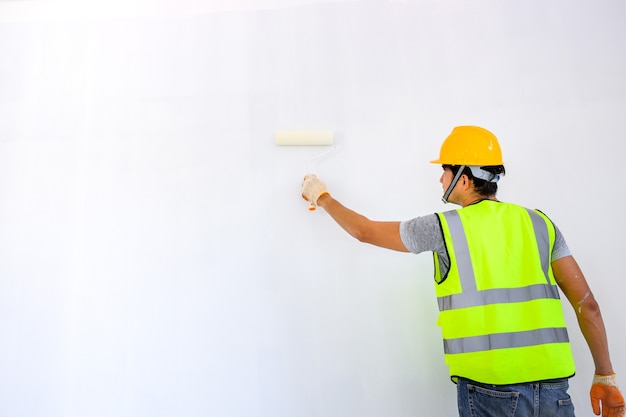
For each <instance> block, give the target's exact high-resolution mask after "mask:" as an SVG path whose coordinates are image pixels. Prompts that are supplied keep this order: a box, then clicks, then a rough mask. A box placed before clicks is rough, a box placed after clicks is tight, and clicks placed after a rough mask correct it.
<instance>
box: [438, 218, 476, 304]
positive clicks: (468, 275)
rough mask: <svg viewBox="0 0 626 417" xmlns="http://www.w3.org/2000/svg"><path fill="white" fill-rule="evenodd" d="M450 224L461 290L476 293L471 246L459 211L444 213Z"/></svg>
mask: <svg viewBox="0 0 626 417" xmlns="http://www.w3.org/2000/svg"><path fill="white" fill-rule="evenodd" d="M443 215H444V216H445V217H446V221H447V222H448V228H449V229H450V236H452V247H453V248H454V253H455V254H456V263H457V269H458V270H459V277H460V278H461V288H463V292H465V291H469V292H476V291H477V290H476V279H474V268H473V267H472V259H471V258H470V253H469V245H468V244H467V237H466V236H465V230H464V229H463V223H461V217H460V216H459V213H458V211H457V210H454V211H446V212H445V213H443Z"/></svg>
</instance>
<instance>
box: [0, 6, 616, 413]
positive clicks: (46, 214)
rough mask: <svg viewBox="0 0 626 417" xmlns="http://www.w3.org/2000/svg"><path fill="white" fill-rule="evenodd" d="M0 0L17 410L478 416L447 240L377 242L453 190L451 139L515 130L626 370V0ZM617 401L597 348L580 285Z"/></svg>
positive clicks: (587, 362) (508, 192) (580, 399)
mask: <svg viewBox="0 0 626 417" xmlns="http://www.w3.org/2000/svg"><path fill="white" fill-rule="evenodd" d="M89 3H90V2H78V1H57V2H37V1H2V2H0V57H1V58H0V335H1V338H2V342H0V415H2V416H6V417H20V416H28V417H32V416H38V417H61V416H63V417H66V416H67V417H84V416H89V417H99V416H106V417H121V416H131V417H144V416H145V417H157V416H185V417H193V416H215V417H234V416H237V417H239V416H241V417H244V416H245V417H251V416H263V417H270V416H271V417H276V416H281V417H283V416H284V417H293V416H298V417H306V416H316V417H317V416H324V417H327V416H328V417H331V416H333V417H334V416H336V417H348V416H359V417H364V416H385V417H392V416H393V417H404V416H426V415H428V416H453V415H456V393H455V386H454V385H453V384H452V383H451V382H450V381H449V378H448V373H447V372H448V371H447V368H446V366H445V364H444V363H443V355H442V350H441V339H440V332H439V329H438V328H437V326H436V325H435V321H436V317H437V307H436V302H435V298H434V290H433V287H432V285H433V284H432V274H433V272H432V258H431V255H430V254H422V255H419V256H415V255H409V254H400V253H395V252H391V251H386V250H383V249H378V248H374V247H371V246H368V245H364V244H361V243H358V242H357V241H354V240H352V239H351V238H350V237H349V236H348V235H347V234H345V232H343V231H342V230H341V229H340V228H339V227H337V226H336V225H335V224H334V223H333V222H332V220H331V219H330V218H329V216H327V215H326V213H324V212H323V210H319V211H318V212H314V213H310V212H308V211H307V209H306V204H305V202H304V201H303V200H302V199H301V198H300V195H299V194H300V181H301V178H302V176H303V175H304V174H305V172H306V170H307V169H308V165H309V164H308V163H309V160H310V159H311V158H313V157H315V156H317V155H318V154H320V153H321V152H323V151H324V150H325V148H307V147H303V148H286V147H277V146H275V145H274V143H273V135H274V132H275V131H276V130H279V129H300V130H308V129H322V130H332V131H334V132H335V135H336V141H337V145H338V146H337V149H336V151H335V152H333V153H331V154H329V155H328V156H327V157H325V158H324V159H322V160H320V161H319V162H318V163H317V164H316V166H315V169H316V172H317V174H318V175H319V176H320V177H321V178H322V179H323V180H324V181H325V182H326V183H327V185H328V187H329V189H330V191H331V192H332V193H333V194H334V195H335V197H337V198H338V199H339V200H340V201H342V202H343V203H344V204H346V205H347V206H349V207H351V208H354V209H355V210H357V211H359V212H361V213H363V214H365V215H367V216H368V217H370V218H373V219H377V220H404V219H409V218H412V217H415V216H418V215H424V214H428V213H432V212H435V211H441V210H445V209H449V208H452V207H450V206H445V205H444V204H443V203H441V202H440V200H439V199H440V196H441V193H442V191H441V187H440V184H439V183H438V179H439V176H440V171H441V168H440V167H438V166H435V165H430V164H429V163H428V161H429V160H430V159H433V158H435V157H436V156H437V155H438V151H439V145H440V143H441V141H442V140H443V139H444V138H445V137H446V136H447V135H448V133H449V132H450V131H451V130H452V128H453V127H454V126H456V125H461V124H477V125H482V126H484V127H487V128H489V129H490V130H492V131H493V132H494V133H495V134H496V135H497V136H498V137H499V138H500V142H501V145H502V148H503V152H504V159H505V165H506V167H507V173H508V175H507V176H506V177H505V178H504V179H503V180H502V181H501V183H500V184H501V185H500V193H499V197H500V198H501V199H502V200H506V201H512V202H517V203H519V204H523V205H526V206H529V207H532V208H539V209H542V210H543V211H544V212H546V213H547V214H548V215H549V216H550V217H551V218H552V219H553V220H554V221H555V222H556V223H557V225H558V226H559V227H560V228H561V229H562V231H563V233H564V235H565V237H566V239H567V240H568V243H569V245H570V248H571V250H572V251H573V253H574V255H575V256H576V257H577V259H578V261H579V263H580V264H581V266H582V267H583V270H584V271H585V273H586V275H587V278H588V280H589V281H590V284H591V286H592V289H593V291H594V293H595V295H596V298H597V299H598V300H599V301H600V303H601V307H602V311H603V313H604V318H605V322H606V326H607V329H608V332H609V340H610V347H611V351H612V354H613V355H612V356H613V364H614V367H615V369H616V371H617V372H618V381H619V382H622V383H623V384H626V378H620V376H621V375H623V374H622V373H624V372H626V361H625V360H624V357H623V354H622V353H623V352H624V349H625V348H626V340H625V339H624V337H623V335H622V333H621V331H622V329H623V328H624V318H623V317H624V315H623V311H622V310H623V308H622V303H623V294H624V293H625V291H626V288H625V284H624V280H623V267H622V263H621V261H622V257H623V253H622V251H623V244H622V238H623V235H624V233H625V231H626V224H625V221H624V216H623V215H622V214H621V210H620V209H619V202H620V201H621V199H622V194H623V192H624V185H623V167H622V165H623V162H624V156H623V139H624V120H625V116H626V78H625V77H624V74H626V57H625V54H624V51H626V31H625V30H624V26H623V20H624V19H623V17H624V15H625V13H626V6H625V5H624V3H623V2H622V1H618V0H613V1H610V0H597V1H593V2H591V1H578V0H577V1H570V0H567V1H566V0H558V1H557V0H550V1H544V0H542V1H539V0H532V1H508V2H502V1H496V0H471V1H470V0H468V1H460V0H456V1H448V2H439V1H434V0H433V1H425V0H422V1H410V0H407V1H400V0H396V1H391V0H388V1H385V0H369V1H326V2H324V1H313V0H312V1H298V2H295V1H291V2H289V1H278V0H276V1H270V0H267V1H257V2H253V1H243V0H242V1H229V2H225V1H221V2H202V1H195V2H192V1H186V2H185V1H184V2H174V1H171V2H169V1H165V0H163V1H160V2H147V1H130V2H122V1H117V2H115V1H113V2H103V3H101V4H89ZM564 309H565V312H566V317H567V319H568V324H569V327H570V338H571V340H572V344H573V349H574V354H575V358H576V360H577V365H578V373H577V375H576V377H574V378H573V379H572V380H571V394H572V396H573V398H574V402H575V406H576V409H577V412H578V415H579V416H587V415H592V412H591V408H590V405H589V400H588V390H589V387H590V380H591V378H592V374H593V364H592V362H591V357H590V355H589V352H588V350H587V347H586V345H585V342H584V340H583V338H582V336H581V335H580V332H579V330H578V327H577V324H576V320H575V317H574V315H573V314H572V311H571V308H570V306H569V305H568V304H565V306H564Z"/></svg>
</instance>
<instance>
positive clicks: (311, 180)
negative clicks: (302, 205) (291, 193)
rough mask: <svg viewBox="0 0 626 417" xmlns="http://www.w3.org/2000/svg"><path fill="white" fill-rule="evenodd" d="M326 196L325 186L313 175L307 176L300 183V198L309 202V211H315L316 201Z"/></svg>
mask: <svg viewBox="0 0 626 417" xmlns="http://www.w3.org/2000/svg"><path fill="white" fill-rule="evenodd" d="M324 194H328V190H326V184H324V183H323V182H322V181H320V180H319V179H318V178H317V176H315V174H307V175H305V176H304V180H303V181H302V198H304V199H305V200H306V201H308V202H309V210H315V208H316V207H317V200H318V199H319V198H320V197H321V196H322V195H324Z"/></svg>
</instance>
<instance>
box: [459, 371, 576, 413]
mask: <svg viewBox="0 0 626 417" xmlns="http://www.w3.org/2000/svg"><path fill="white" fill-rule="evenodd" d="M568 388H569V383H568V381H567V379H561V380H557V381H550V382H538V383H527V384H514V385H489V384H481V383H479V382H475V381H471V380H469V379H465V378H459V380H458V383H457V400H458V406H459V416H460V417H574V404H573V403H572V399H571V398H570V396H569V395H568V394H567V389H568Z"/></svg>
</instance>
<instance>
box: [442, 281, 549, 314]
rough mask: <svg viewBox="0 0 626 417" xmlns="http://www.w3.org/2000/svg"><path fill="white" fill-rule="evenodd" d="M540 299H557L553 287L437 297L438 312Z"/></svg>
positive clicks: (485, 291)
mask: <svg viewBox="0 0 626 417" xmlns="http://www.w3.org/2000/svg"><path fill="white" fill-rule="evenodd" d="M542 298H553V299H558V298H559V291H558V289H557V287H556V286H555V285H546V284H535V285H530V286H528V287H521V288H493V289H490V290H483V291H475V292H473V293H472V294H469V293H468V294H465V292H463V294H455V295H448V296H445V297H438V298H437V303H438V304H439V311H446V310H454V309H457V308H465V307H476V306H482V305H488V304H502V303H521V302H524V301H530V300H538V299H542Z"/></svg>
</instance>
